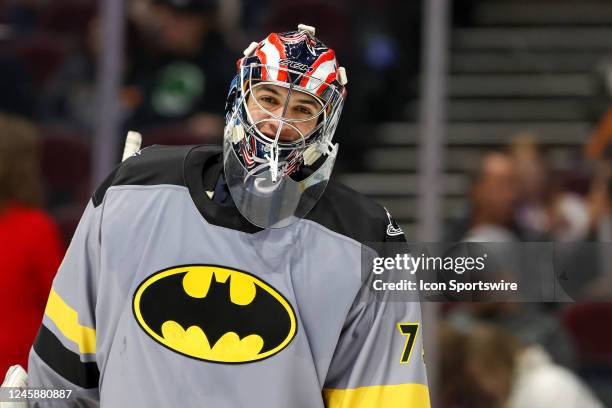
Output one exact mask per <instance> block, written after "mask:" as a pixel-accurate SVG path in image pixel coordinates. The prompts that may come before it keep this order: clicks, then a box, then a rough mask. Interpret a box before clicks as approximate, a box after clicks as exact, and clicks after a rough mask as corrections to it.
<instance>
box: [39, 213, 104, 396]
mask: <svg viewBox="0 0 612 408" xmlns="http://www.w3.org/2000/svg"><path fill="white" fill-rule="evenodd" d="M102 207H103V206H102V205H99V206H97V207H96V206H94V204H93V202H92V201H90V202H89V204H88V205H87V208H86V209H85V212H84V214H83V216H82V218H81V221H80V222H79V225H78V227H77V229H76V232H75V234H74V237H73V239H72V242H71V243H70V246H69V248H68V250H67V252H66V256H65V257H64V260H63V261H62V264H61V265H60V268H59V270H58V272H57V275H56V276H55V278H54V280H53V284H52V287H51V291H50V293H49V297H48V300H47V304H46V307H45V313H44V317H43V321H42V325H41V327H40V329H39V332H38V335H37V337H36V339H35V341H34V344H33V346H32V349H31V350H30V357H29V361H28V373H29V379H28V385H29V386H30V387H44V388H51V389H57V390H71V391H72V393H71V395H70V400H67V401H66V405H67V406H79V407H95V406H98V405H99V394H98V381H99V376H100V373H99V369H98V366H97V363H96V321H95V308H96V293H97V288H96V286H97V282H98V274H99V271H100V233H101V228H100V223H101V218H102ZM30 406H31V407H38V406H46V405H44V404H42V403H40V402H37V401H32V402H31V404H30Z"/></svg>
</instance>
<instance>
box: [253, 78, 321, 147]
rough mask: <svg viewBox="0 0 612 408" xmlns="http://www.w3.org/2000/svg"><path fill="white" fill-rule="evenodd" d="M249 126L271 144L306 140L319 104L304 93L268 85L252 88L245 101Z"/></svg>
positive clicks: (318, 114)
mask: <svg viewBox="0 0 612 408" xmlns="http://www.w3.org/2000/svg"><path fill="white" fill-rule="evenodd" d="M247 109H248V110H249V115H250V117H251V121H252V123H253V124H254V125H255V126H256V127H257V129H258V130H259V131H260V132H261V133H263V134H264V135H265V136H266V137H268V138H269V139H271V140H275V139H276V138H277V135H278V140H279V141H281V142H293V141H297V140H299V139H301V138H302V137H303V138H304V139H307V138H308V136H309V135H310V134H311V133H312V131H313V130H314V129H315V128H316V126H317V123H318V121H319V117H320V115H321V114H322V109H323V105H322V103H321V101H320V100H319V99H317V98H315V97H314V96H312V95H309V94H308V93H306V92H301V91H297V90H295V89H291V90H290V89H288V88H286V87H283V86H279V85H274V84H272V83H265V82H263V83H259V84H256V85H254V86H253V87H252V91H251V93H250V95H248V99H247Z"/></svg>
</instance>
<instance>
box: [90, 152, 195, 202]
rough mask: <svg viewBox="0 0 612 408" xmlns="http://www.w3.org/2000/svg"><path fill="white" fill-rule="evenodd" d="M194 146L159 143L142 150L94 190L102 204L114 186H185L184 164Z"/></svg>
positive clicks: (93, 198) (95, 195)
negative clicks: (163, 144) (162, 144)
mask: <svg viewBox="0 0 612 408" xmlns="http://www.w3.org/2000/svg"><path fill="white" fill-rule="evenodd" d="M193 147H194V146H161V145H155V146H150V147H147V148H145V149H142V150H141V151H139V152H138V153H136V154H135V155H134V156H132V157H130V158H129V159H127V160H125V161H124V162H123V163H121V164H119V165H118V166H117V167H116V168H115V170H113V171H112V172H111V174H109V175H108V177H107V178H106V179H105V180H104V181H103V182H102V184H100V186H99V187H98V188H97V189H96V191H95V192H94V193H93V196H92V201H93V204H94V206H96V207H97V206H98V205H100V204H101V203H102V201H104V196H105V195H106V191H107V190H108V189H109V188H110V187H112V186H121V185H142V186H152V185H157V184H174V185H178V186H184V185H185V180H184V176H183V163H184V161H185V157H186V156H187V154H188V153H189V151H190V150H191V149H192V148H193Z"/></svg>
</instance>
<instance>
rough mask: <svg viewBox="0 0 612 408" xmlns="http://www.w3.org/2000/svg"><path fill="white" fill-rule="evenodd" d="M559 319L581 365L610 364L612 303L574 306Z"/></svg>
mask: <svg viewBox="0 0 612 408" xmlns="http://www.w3.org/2000/svg"><path fill="white" fill-rule="evenodd" d="M561 319H562V322H563V324H564V326H565V327H566V328H567V329H568V331H569V333H570V336H571V337H572V339H573V341H574V345H575V347H576V352H577V356H578V358H579V359H580V361H581V363H587V364H588V363H612V325H610V322H611V321H612V303H605V302H594V303H580V304H574V305H572V306H570V307H568V308H567V309H565V310H564V311H563V312H562V314H561Z"/></svg>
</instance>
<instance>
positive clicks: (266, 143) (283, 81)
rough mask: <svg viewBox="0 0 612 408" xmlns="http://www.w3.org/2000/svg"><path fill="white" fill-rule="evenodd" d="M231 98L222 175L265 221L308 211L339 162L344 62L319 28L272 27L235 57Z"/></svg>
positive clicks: (279, 223)
mask: <svg viewBox="0 0 612 408" xmlns="http://www.w3.org/2000/svg"><path fill="white" fill-rule="evenodd" d="M237 65H238V73H237V75H236V77H235V78H234V80H233V81H232V84H231V86H230V92H229V94H228V98H227V104H226V116H225V123H226V125H225V130H224V142H223V156H224V158H223V164H224V174H225V179H226V181H227V184H228V187H229V190H230V194H231V195H232V198H233V200H234V202H235V203H236V206H237V207H238V210H239V211H240V213H241V214H242V215H243V216H244V217H245V218H246V219H247V220H249V221H250V222H251V223H253V224H254V225H257V226H259V227H263V228H282V227H286V226H288V225H291V224H292V223H294V222H295V221H297V220H299V219H301V218H303V217H304V216H305V215H306V214H307V213H308V212H309V211H310V210H311V209H312V207H313V206H314V205H315V204H316V202H317V201H318V200H319V198H320V197H321V195H322V194H323V191H324V190H325V187H326V186H327V182H328V180H329V177H330V175H331V171H332V169H333V166H334V162H335V159H336V155H337V152H338V144H333V143H332V138H333V135H334V132H335V130H336V126H337V125H338V120H339V118H340V114H341V112H342V106H343V103H344V99H345V96H346V90H345V85H346V83H347V79H346V73H345V70H344V68H342V67H338V64H337V62H336V57H335V53H334V51H333V50H332V49H330V48H328V47H327V46H325V45H324V44H323V43H322V42H321V41H319V40H318V39H317V38H316V37H315V36H314V28H313V27H309V26H304V25H300V26H298V30H297V31H290V32H285V33H272V34H270V35H269V36H268V37H267V38H266V39H264V40H263V41H261V42H259V43H251V45H250V46H249V47H248V48H247V49H246V50H245V51H244V57H243V58H241V59H239V60H238V62H237Z"/></svg>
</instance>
